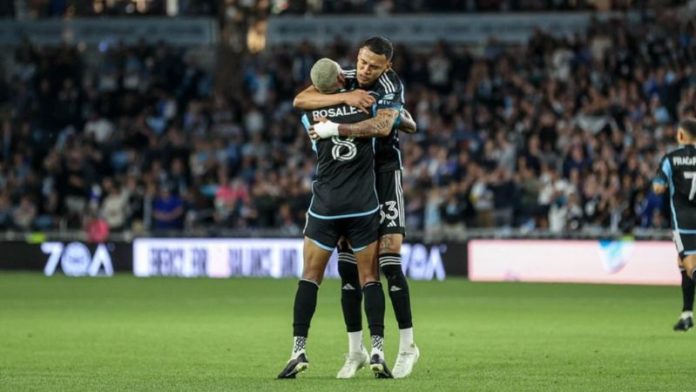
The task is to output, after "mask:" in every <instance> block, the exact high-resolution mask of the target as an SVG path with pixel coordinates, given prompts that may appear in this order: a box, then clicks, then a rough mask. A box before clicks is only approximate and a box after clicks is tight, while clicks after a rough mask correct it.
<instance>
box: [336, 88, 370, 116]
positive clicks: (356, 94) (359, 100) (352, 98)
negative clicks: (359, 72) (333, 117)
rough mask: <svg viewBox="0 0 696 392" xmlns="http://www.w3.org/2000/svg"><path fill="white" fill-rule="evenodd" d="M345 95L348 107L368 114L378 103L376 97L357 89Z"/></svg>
mask: <svg viewBox="0 0 696 392" xmlns="http://www.w3.org/2000/svg"><path fill="white" fill-rule="evenodd" d="M343 94H344V102H345V103H346V105H350V106H353V107H355V108H358V109H360V110H362V111H363V112H365V113H368V114H369V113H370V108H371V107H372V105H374V104H375V102H376V100H375V97H373V96H372V95H370V93H368V92H367V91H365V90H360V89H357V90H353V91H350V92H347V93H343Z"/></svg>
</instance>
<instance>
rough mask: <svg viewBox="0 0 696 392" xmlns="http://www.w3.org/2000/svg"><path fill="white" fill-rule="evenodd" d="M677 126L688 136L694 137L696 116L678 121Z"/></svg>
mask: <svg viewBox="0 0 696 392" xmlns="http://www.w3.org/2000/svg"><path fill="white" fill-rule="evenodd" d="M679 128H681V129H683V130H684V132H686V133H687V134H689V137H692V138H696V118H687V119H684V120H682V121H681V122H680V123H679Z"/></svg>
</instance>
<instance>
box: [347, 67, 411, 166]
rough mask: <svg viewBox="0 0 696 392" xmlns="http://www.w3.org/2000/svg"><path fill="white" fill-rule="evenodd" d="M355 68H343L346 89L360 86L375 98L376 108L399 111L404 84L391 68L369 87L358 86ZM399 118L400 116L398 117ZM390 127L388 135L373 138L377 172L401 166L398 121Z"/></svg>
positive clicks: (402, 99) (401, 106) (402, 98)
mask: <svg viewBox="0 0 696 392" xmlns="http://www.w3.org/2000/svg"><path fill="white" fill-rule="evenodd" d="M356 72H357V71H356V70H355V69H349V70H344V71H343V74H344V76H345V78H346V89H348V90H354V89H356V88H362V89H364V90H366V91H367V92H369V93H370V95H372V96H373V97H375V99H376V100H377V104H376V110H379V109H385V108H387V109H394V110H396V111H401V109H402V108H403V107H404V86H403V84H402V83H401V79H399V76H398V75H397V74H396V72H394V71H393V70H391V69H390V70H387V71H386V72H384V73H383V74H382V75H381V76H380V77H379V78H378V79H377V81H376V82H375V83H374V84H373V85H372V86H369V87H360V86H359V85H358V81H357V79H356ZM399 118H400V117H399ZM396 121H397V123H395V124H394V126H393V127H392V130H391V132H390V133H389V136H385V137H380V138H375V168H376V170H377V171H378V172H386V171H394V170H400V169H401V168H402V166H403V165H402V161H401V150H400V149H399V132H398V130H397V129H396V128H397V126H398V121H399V120H396Z"/></svg>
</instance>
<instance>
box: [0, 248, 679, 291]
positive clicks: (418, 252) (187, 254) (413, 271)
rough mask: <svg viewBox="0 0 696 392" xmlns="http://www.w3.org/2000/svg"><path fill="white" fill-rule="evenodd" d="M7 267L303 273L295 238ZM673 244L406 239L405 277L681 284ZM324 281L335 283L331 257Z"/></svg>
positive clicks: (53, 254)
mask: <svg viewBox="0 0 696 392" xmlns="http://www.w3.org/2000/svg"><path fill="white" fill-rule="evenodd" d="M1 246H2V249H3V257H2V258H0V269H2V270H35V271H43V273H44V274H45V275H47V276H52V275H54V274H64V275H68V276H111V275H113V274H114V273H121V274H134V275H135V276H138V277H149V276H170V277H211V278H231V277H272V278H296V277H299V276H300V275H301V273H302V240H301V239H298V238H285V239H283V238H280V239H278V238H267V239H254V238H136V239H135V240H133V241H132V242H131V241H115V242H107V243H102V244H87V243H84V242H80V241H44V242H38V241H36V242H27V241H4V242H2V245H1ZM675 256H676V251H675V249H674V245H673V244H672V243H671V242H670V241H654V240H653V241H651V240H645V241H644V240H639V241H636V240H633V239H615V240H596V239H595V240H539V239H536V240H531V239H527V240H520V239H504V240H503V239H498V240H490V239H489V240H486V239H471V240H468V241H449V242H441V243H436V244H426V243H423V242H407V243H406V244H404V246H403V249H402V263H403V266H404V270H405V273H406V275H407V276H408V277H409V278H410V279H413V280H444V279H445V278H446V277H468V278H469V279H470V280H472V281H523V282H525V281H526V282H558V283H609V284H651V285H678V284H679V273H678V271H677V269H676V268H675V262H674V260H675ZM326 276H327V277H329V278H336V277H337V276H338V273H337V259H336V255H335V254H334V255H333V256H332V258H331V260H330V262H329V265H328V266H327V271H326Z"/></svg>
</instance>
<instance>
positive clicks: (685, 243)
mask: <svg viewBox="0 0 696 392" xmlns="http://www.w3.org/2000/svg"><path fill="white" fill-rule="evenodd" d="M672 239H673V240H674V245H676V246H677V252H679V257H680V258H682V259H683V258H684V257H686V256H691V255H696V234H685V233H679V232H678V231H676V230H675V231H673V232H672Z"/></svg>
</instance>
